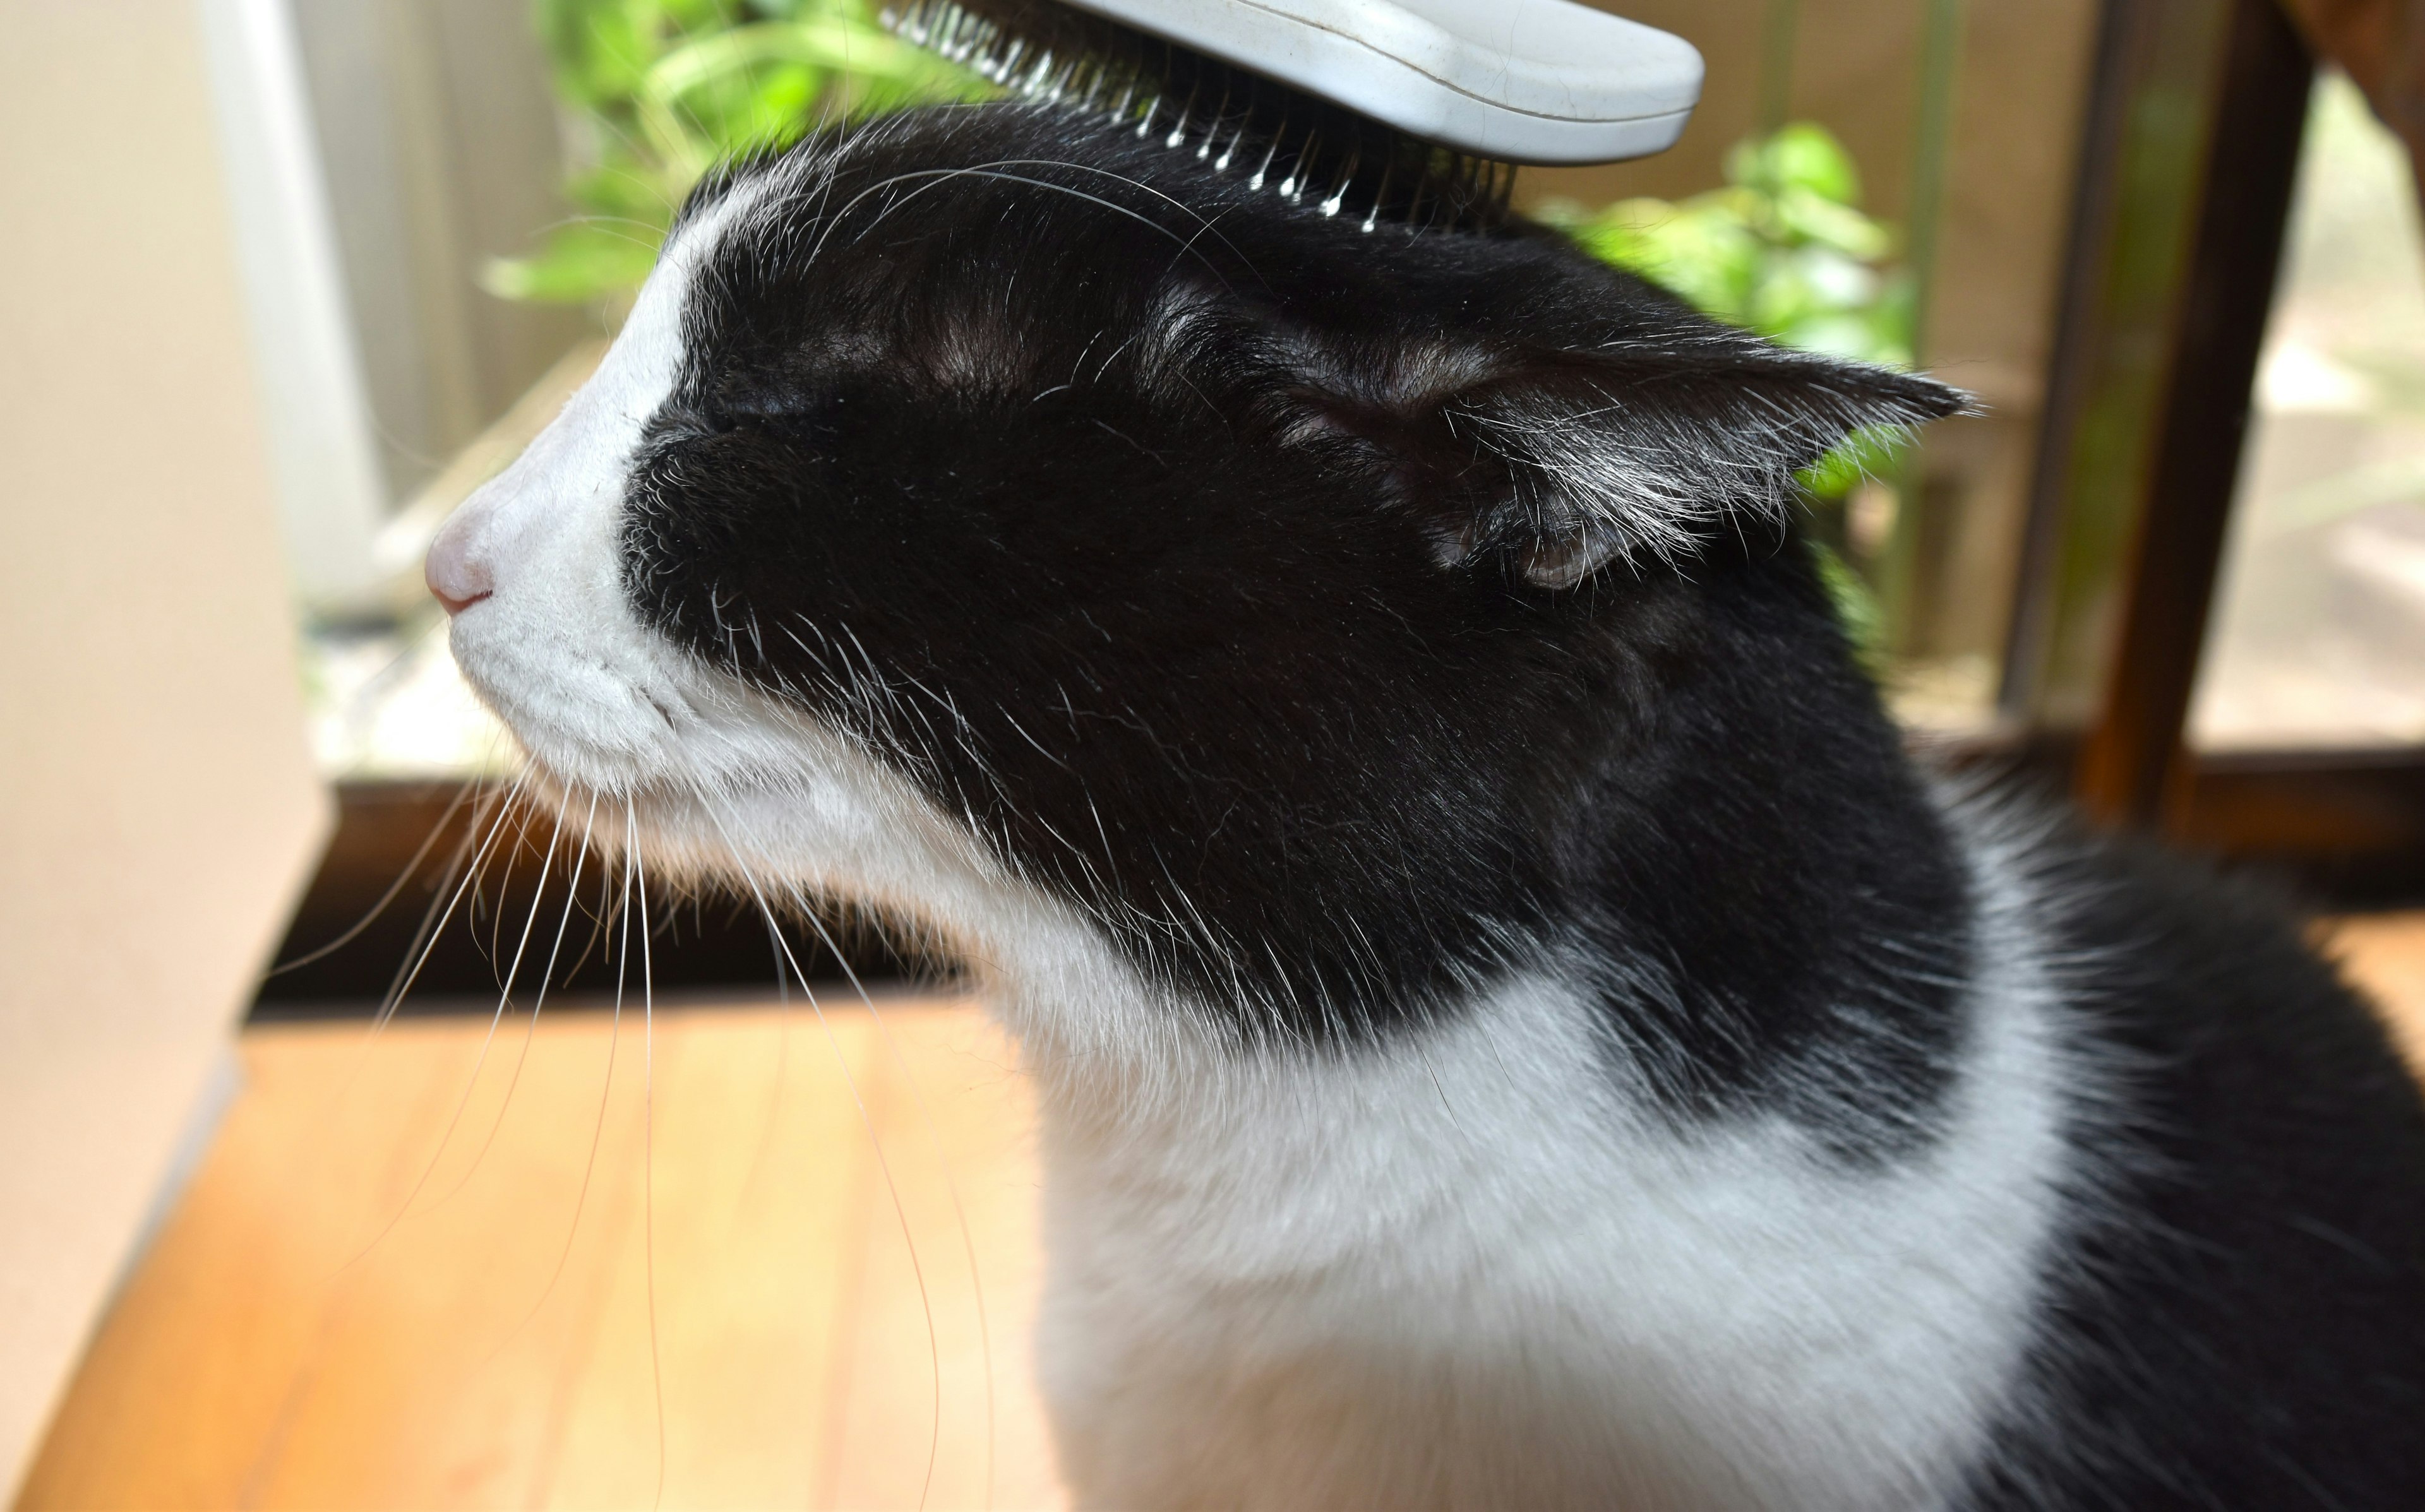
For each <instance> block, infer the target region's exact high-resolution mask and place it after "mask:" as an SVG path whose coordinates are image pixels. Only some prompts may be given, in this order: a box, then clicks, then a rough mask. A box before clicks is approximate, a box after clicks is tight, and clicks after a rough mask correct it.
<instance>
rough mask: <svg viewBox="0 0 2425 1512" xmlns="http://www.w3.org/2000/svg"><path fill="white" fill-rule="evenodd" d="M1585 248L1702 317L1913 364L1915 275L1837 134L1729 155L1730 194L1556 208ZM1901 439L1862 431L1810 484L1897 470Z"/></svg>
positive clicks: (1811, 475) (1836, 484)
mask: <svg viewBox="0 0 2425 1512" xmlns="http://www.w3.org/2000/svg"><path fill="white" fill-rule="evenodd" d="M1542 217H1543V218H1544V219H1546V220H1549V221H1550V222H1552V223H1553V224H1555V225H1557V226H1559V227H1560V228H1562V229H1563V230H1564V231H1566V233H1567V234H1568V235H1570V236H1572V237H1573V238H1574V239H1575V241H1576V242H1577V243H1578V244H1579V245H1580V246H1582V247H1583V248H1584V249H1585V250H1586V251H1589V252H1591V253H1593V254H1594V255H1596V256H1598V257H1601V258H1604V259H1606V260H1607V261H1609V262H1611V263H1615V264H1616V265H1617V266H1619V267H1622V268H1628V269H1630V270H1632V271H1633V272H1635V273H1639V274H1641V275H1642V276H1643V277H1644V278H1646V279H1649V280H1650V281H1651V282H1653V283H1656V284H1659V285H1661V286H1662V287H1664V288H1666V289H1668V290H1670V291H1671V292H1673V293H1674V294H1678V296H1680V297H1681V298H1683V299H1685V300H1686V301H1688V302H1689V303H1691V304H1692V305H1694V307H1695V308H1697V309H1698V310H1701V311H1702V312H1703V313H1705V314H1708V315H1710V316H1713V317H1714V318H1716V319H1719V320H1723V321H1725V322H1726V323H1727V324H1728V325H1732V326H1742V327H1744V328H1745V329H1748V330H1755V331H1758V332H1759V334H1761V335H1762V336H1765V337H1768V338H1769V339H1770V340H1772V341H1776V342H1783V343H1784V344H1786V345H1788V346H1796V347H1801V348H1803V349H1804V350H1806V351H1812V352H1824V353H1826V354H1828V355H1829V356H1831V357H1841V358H1852V359H1853V360H1855V361H1860V362H1876V363H1881V364H1883V365H1885V366H1887V367H1893V368H1907V367H1909V366H1911V363H1912V349H1911V327H1912V310H1913V288H1912V280H1911V278H1910V276H1909V275H1908V274H1906V273H1904V272H1903V271H1902V270H1901V269H1898V268H1896V267H1894V266H1893V265H1892V264H1891V263H1889V262H1888V259H1889V257H1890V256H1891V254H1892V253H1893V252H1894V250H1895V241H1896V238H1895V233H1894V231H1893V229H1892V228H1890V227H1888V226H1887V225H1886V224H1885V223H1884V222H1881V221H1878V220H1874V219H1872V218H1871V217H1870V216H1869V215H1865V214H1863V213H1862V210H1861V179H1860V174H1859V171H1858V170H1857V169H1855V167H1854V166H1853V159H1852V156H1851V154H1849V153H1847V152H1846V151H1844V148H1843V144H1842V143H1840V142H1839V141H1837V140H1836V138H1835V136H1834V135H1832V134H1830V133H1829V132H1828V130H1827V129H1826V128H1825V127H1823V126H1821V125H1818V124H1816V123H1814V122H1810V121H1797V122H1795V123H1793V124H1791V125H1789V126H1786V127H1785V128H1783V129H1782V130H1780V131H1778V132H1777V133H1776V134H1775V135H1772V136H1769V137H1767V138H1765V139H1759V138H1755V139H1752V140H1749V141H1744V142H1742V143H1739V144H1737V146H1736V147H1735V150H1734V151H1732V152H1730V153H1728V154H1727V156H1726V185H1725V187H1723V188H1717V189H1711V190H1710V191H1708V192H1707V193H1704V194H1697V195H1694V197H1693V198H1691V199H1684V200H1667V199H1620V200H1618V201H1617V202H1616V203H1614V204H1613V205H1609V206H1607V207H1605V208H1603V209H1600V210H1594V211H1586V210H1584V209H1582V207H1580V206H1576V205H1571V204H1555V205H1550V206H1546V207H1544V209H1543V212H1542ZM1899 454H1900V445H1899V440H1898V438H1892V437H1886V436H1878V435H1864V436H1860V437H1856V438H1855V439H1854V440H1853V441H1851V442H1849V443H1847V444H1846V445H1845V446H1843V447H1840V448H1839V449H1838V450H1837V451H1836V452H1834V453H1832V454H1829V455H1828V456H1827V457H1826V458H1824V459H1823V460H1822V461H1821V462H1820V463H1818V464H1817V465H1816V466H1815V467H1813V468H1812V469H1811V470H1809V471H1808V472H1807V474H1805V476H1804V478H1803V483H1804V485H1806V486H1807V487H1808V488H1809V489H1810V491H1811V492H1812V493H1813V494H1814V495H1816V496H1817V497H1819V498H1822V499H1833V498H1839V497H1841V496H1842V495H1843V494H1844V493H1845V492H1846V491H1847V490H1849V489H1851V488H1852V487H1853V485H1855V484H1857V483H1858V482H1860V480H1861V478H1862V477H1863V476H1864V475H1865V474H1866V475H1871V476H1875V475H1881V474H1885V473H1887V472H1890V471H1892V470H1893V469H1894V467H1895V464H1896V461H1897V459H1898V456H1899Z"/></svg>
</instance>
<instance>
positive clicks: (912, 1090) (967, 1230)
mask: <svg viewBox="0 0 2425 1512" xmlns="http://www.w3.org/2000/svg"><path fill="white" fill-rule="evenodd" d="M788 890H789V892H790V894H791V899H792V904H793V906H794V907H795V908H796V909H798V910H799V913H800V916H801V917H803V918H805V919H807V920H808V921H809V924H810V927H811V928H812V929H814V930H815V931H817V938H818V939H819V940H821V941H823V942H824V944H825V947H826V949H827V952H829V953H830V954H831V955H832V956H833V958H834V963H835V964H836V965H838V966H840V967H841V968H842V974H843V979H844V980H846V981H848V982H849V983H850V989H851V991H852V992H854V993H857V994H858V995H859V1002H860V1003H861V1004H862V1005H864V1006H865V1007H866V1009H867V1017H868V1020H869V1022H871V1023H873V1024H874V1025H875V1032H876V1034H877V1036H878V1037H879V1038H881V1039H882V1040H883V1041H884V1048H885V1050H886V1053H888V1054H889V1055H891V1058H892V1063H893V1065H894V1067H895V1068H896V1069H898V1070H899V1071H900V1073H901V1079H902V1080H903V1081H904V1082H907V1084H908V1087H909V1099H910V1102H911V1103H912V1105H914V1106H916V1107H917V1109H918V1122H919V1126H920V1127H921V1128H923V1130H924V1131H925V1134H926V1138H927V1141H928V1143H929V1144H930V1145H931V1146H932V1147H933V1150H934V1156H935V1165H936V1166H937V1168H938V1169H939V1170H941V1171H942V1174H943V1189H944V1191H945V1192H946V1193H947V1194H948V1195H949V1196H950V1198H951V1202H952V1218H953V1220H954V1221H955V1222H956V1224H957V1225H958V1226H959V1231H960V1246H961V1249H962V1250H963V1251H964V1252H965V1254H966V1257H967V1260H968V1263H969V1285H970V1287H971V1288H972V1291H973V1293H974V1295H975V1298H976V1311H977V1348H978V1353H979V1355H980V1357H981V1358H982V1360H983V1361H984V1365H985V1390H986V1505H987V1507H988V1508H990V1507H991V1506H992V1505H993V1494H994V1438H995V1428H994V1391H993V1328H992V1325H991V1323H990V1322H989V1321H988V1317H987V1313H986V1298H985V1279H984V1272H983V1271H981V1270H980V1269H979V1268H978V1266H977V1247H976V1234H975V1231H974V1230H972V1228H971V1227H970V1225H969V1214H968V1207H967V1205H966V1204H965V1203H963V1202H961V1201H960V1184H959V1181H958V1179H957V1178H956V1177H955V1176H954V1175H953V1173H952V1162H951V1159H950V1157H949V1156H948V1155H946V1154H944V1153H943V1140H942V1136H941V1134H940V1133H939V1131H938V1126H937V1122H936V1119H935V1114H934V1110H933V1109H932V1108H931V1107H929V1106H927V1102H926V1090H925V1088H924V1087H923V1085H921V1083H920V1082H919V1080H918V1075H917V1074H916V1072H914V1071H913V1070H911V1069H910V1065H909V1059H908V1058H907V1056H905V1055H903V1054H902V1053H901V1044H900V1042H899V1041H897V1040H895V1039H894V1038H893V1037H892V1030H891V1027H889V1026H887V1025H886V1024H885V1022H884V1015H883V1014H881V1013H879V1012H877V1011H876V1009H875V997H874V995H871V994H870V993H869V992H868V990H867V986H866V984H865V983H863V982H861V981H860V980H859V972H858V970H857V969H856V968H854V967H853V966H852V965H851V963H850V958H849V957H848V956H847V955H845V954H843V948H842V944H841V942H840V941H838V940H836V939H835V938H834V937H833V933H832V931H828V930H827V928H826V925H825V920H824V919H823V918H822V917H821V916H819V915H818V913H817V911H816V910H815V909H814V908H812V907H811V906H810V905H809V900H808V899H807V897H806V896H805V895H804V894H803V892H802V891H801V889H800V887H799V884H798V883H791V884H789V887H788ZM940 1391H941V1388H940V1386H939V1385H938V1387H937V1392H938V1396H937V1401H938V1403H939V1402H940V1400H941V1398H940V1394H939V1393H940ZM938 1410H940V1409H939V1407H938ZM932 1474H933V1472H932V1471H931V1469H930V1470H929V1472H928V1475H929V1478H930V1479H931V1477H932ZM921 1501H922V1504H923V1497H922V1498H921Z"/></svg>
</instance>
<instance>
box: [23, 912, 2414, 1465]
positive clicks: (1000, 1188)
mask: <svg viewBox="0 0 2425 1512" xmlns="http://www.w3.org/2000/svg"><path fill="white" fill-rule="evenodd" d="M2331 947H2332V948H2333V949H2334V950H2335V951H2336V952H2337V953H2338V954H2340V955H2341V956H2342V957H2343V959H2344V961H2345V962H2346V963H2347V965H2348V967H2349V969H2350V971H2351V973H2352V975H2353V977H2355V978H2357V979H2360V980H2361V981H2363V982H2364V983H2366V984H2367V985H2368V986H2369V989H2370V990H2372V991H2374V992H2375V993H2376V994H2377V995H2379V996H2380V997H2381V998H2382V999H2383V1000H2384V1001H2385V1003H2386V1004H2389V1005H2392V1006H2393V1007H2394V1009H2395V1013H2394V1016H2395V1018H2396V1019H2397V1020H2398V1021H2399V1023H2400V1026H2401V1031H2402V1034H2403V1039H2404V1042H2405V1043H2406V1044H2407V1045H2408V1046H2409V1047H2410V1048H2411V1050H2412V1052H2413V1053H2415V1054H2416V1055H2417V1060H2418V1063H2419V1064H2420V1065H2425V915H2401V916H2392V917H2385V918H2378V919H2369V920H2358V921H2351V922H2349V923H2347V924H2345V925H2344V926H2342V927H2340V928H2339V929H2338V930H2337V932H2336V933H2335V935H2334V936H2333V939H2332V941H2331ZM882 1008H883V1011H882V1013H881V1017H880V1022H879V1021H878V1020H876V1019H872V1018H871V1017H870V1016H869V1014H868V1013H867V1012H865V1011H859V1010H844V1009H837V1008H834V1007H832V1006H831V1005H828V1006H827V1020H828V1023H827V1026H826V1027H820V1026H819V1024H818V1022H817V1021H816V1019H815V1018H814V1017H812V1016H811V1014H810V1013H808V1012H807V1011H805V1010H803V1009H801V1008H799V1007H797V1006H796V1005H795V1006H794V1007H793V1008H792V1009H790V1010H789V1011H781V1010H779V1009H778V1008H776V1007H775V1006H773V1005H771V1004H760V1005H735V1006H731V1007H725V1008H698V1007H692V1008H686V1009H683V1010H682V1011H673V1012H661V1013H660V1014H659V1015H658V1018H657V1023H656V1026H655V1031H654V1034H653V1035H652V1036H648V1037H644V1036H643V1035H642V1033H641V1032H640V1025H639V1023H638V1021H637V1019H636V1016H635V1015H631V1014H628V1013H627V1015H626V1017H625V1019H624V1022H623V1024H622V1026H621V1027H620V1029H619V1030H618V1029H617V1028H616V1027H614V1026H613V1025H612V1024H611V1023H610V1022H609V1020H608V1018H607V1017H606V1016H604V1015H603V1014H601V1013H598V1012H592V1011H583V1012H569V1013H562V1014H559V1013H556V1012H554V1011H551V1012H550V1013H549V1014H548V1016H547V1018H546V1019H545V1020H544V1021H543V1022H542V1023H541V1024H540V1026H539V1027H538V1030H537V1032H536V1034H535V1035H532V1036H530V1038H529V1047H528V1051H527V1054H525V1053H524V1050H523V1042H524V1034H525V1028H524V1025H525V1022H526V1021H521V1020H514V1021H508V1022H507V1023H506V1025H505V1026H504V1027H501V1028H500V1029H499V1030H498V1032H497V1035H496V1038H495V1040H494V1042H492V1043H490V1044H489V1045H488V1046H487V1048H486V1050H485V1052H484V1050H483V1043H482V1042H483V1041H484V1039H485V1038H486V1036H487V1030H488V1021H487V1020H486V1019H448V1020H427V1019H425V1020H417V1021H408V1022H401V1023H398V1024H396V1025H394V1026H393V1027H390V1028H389V1029H388V1030H387V1031H386V1032H385V1033H384V1034H383V1035H381V1036H379V1037H378V1039H377V1041H376V1042H365V1040H364V1037H363V1032H362V1030H361V1028H360V1027H333V1026H316V1027H280V1028H264V1029H256V1030H253V1031H251V1032H249V1033H248V1034H247V1035H246V1036H245V1042H244V1046H243V1056H244V1063H245V1069H246V1074H247V1085H246V1088H245V1090H244V1091H243V1093H242V1095H241V1097H240V1098H239V1099H238V1101H237V1102H236V1104H235V1106H234V1107H233V1111H232V1112H231V1113H230V1115H229V1117H228V1120H227V1122H226V1123H225V1125H224V1126H223V1128H222V1130H221V1132H220V1134H219V1137H218V1139H217V1143H216V1145H215V1146H214V1147H213V1149H212V1152H211V1154H210V1155H209V1157H208V1159H207V1161H206V1162H205V1164H204V1165H203V1167H202V1169H201V1172H200V1173H199V1175H198V1176H197V1177H196V1179H195V1181H194V1183H193V1185H192V1186H191V1188H190V1189H189V1191H188V1192H187V1194H186V1196H185V1201H184V1202H183V1203H182V1204H181V1205H180V1207H179V1208H178V1210H177V1212H176V1213H175V1215H174V1216H173V1218H171V1219H170V1221H169V1224H168V1226H167V1227H166V1228H165V1229H164V1231H163V1232H162V1233H161V1234H160V1236H159V1238H158V1241H157V1242H156V1243H155V1244H154V1245H153V1248H152V1249H151V1251H150V1253H149V1255H148V1256H147V1257H146V1258H145V1260H144V1261H143V1263H142V1264H141V1265H140V1266H139V1267H138V1269H137V1272H136V1273H135V1275H134V1277H133V1278H132V1279H131V1281H129V1282H128V1284H127V1287H126V1289H125V1291H124V1293H123V1295H122V1296H121V1297H120V1300H119V1302H118V1305H117V1307H116V1309H115V1311H114V1312H113V1313H111V1315H110V1317H109V1318H108V1320H107V1322H106V1323H105V1324H104V1327H103V1329H102V1330H101V1332H100V1335H99V1336H98V1338H97V1339H96V1340H95V1341H94V1344H93V1345H92V1348H91V1351H90V1353H89V1355H88V1358H87V1360H86V1362H85V1364H84V1367H83V1369H82V1371H81V1373H80V1374H79V1375H78V1377H77V1378H76V1380H75V1381H74V1383H73V1384H72V1387H71V1389H70V1391H69V1393H68V1396H67V1399H66V1402H65V1405H64V1406H63V1408H62V1409H61V1410H60V1413H59V1415H58V1418H57V1420H56V1424H54V1426H53V1428H52V1431H51V1434H50V1437H49V1440H47V1442H46V1444H45V1446H44V1448H43V1451H42V1453H41V1455H40V1458H39V1460H38V1461H37V1463H36V1465H35V1467H34V1469H33V1472H32V1474H31V1477H30V1479H29V1480H28V1482H27V1484H26V1487H25V1489H24V1495H23V1498H22V1501H21V1502H20V1505H21V1506H22V1507H24V1508H42V1509H47V1508H68V1507H77V1508H86V1507H112V1508H121V1507H140V1508H167V1507H193V1508H214V1509H216V1508H229V1507H313V1508H355V1507H413V1508H440V1507H504V1508H520V1507H556V1506H563V1507H647V1506H664V1507H849V1508H862V1507H864V1508H875V1507H914V1506H917V1505H920V1504H922V1503H923V1504H924V1505H927V1506H930V1507H977V1506H987V1505H991V1506H996V1507H1003V1508H1024V1507H1046V1506H1054V1505H1058V1504H1060V1501H1061V1498H1060V1495H1059V1492H1058V1489H1057V1488H1056V1487H1055V1485H1054V1482H1053V1478H1052V1461H1051V1456H1050V1447H1049V1443H1048V1440H1047V1438H1046V1433H1045V1429H1044V1425H1043V1422H1042V1419H1041V1416H1040V1413H1039V1411H1038V1409H1037V1405H1036V1398H1035V1393H1034V1390H1033V1388H1032V1386H1031V1384H1030V1380H1029V1370H1030V1359H1029V1354H1028V1349H1027V1340H1028V1335H1029V1330H1030V1326H1031V1322H1032V1317H1033V1313H1034V1307H1035V1288H1036V1232H1035V1195H1036V1193H1035V1187H1036V1177H1035V1167H1034V1152H1033V1149H1032V1109H1031V1107H1030V1105H1029V1102H1028V1098H1027V1093H1026V1089H1025V1087H1024V1084H1023V1083H1022V1082H1021V1080H1020V1077H1019V1076H1018V1074H1016V1072H1015V1071H1014V1070H1013V1059H1012V1055H1011V1051H1010V1048H1009V1046H1008V1045H1007V1044H1006V1043H1005V1042H1004V1041H1003V1040H1002V1039H1001V1037H1000V1036H999V1035H998V1034H997V1033H996V1032H995V1031H994V1030H993V1029H992V1028H991V1027H989V1026H988V1024H987V1023H986V1021H985V1020H984V1019H983V1018H982V1017H981V1016H980V1015H979V1014H978V1012H977V1011H975V1010H974V1009H973V1008H972V1007H971V1006H970V1005H968V1004H966V1003H959V1002H948V1001H944V1002H936V1001H925V1002H920V1001H912V1000H898V1001H892V1002H889V1003H884V1004H882ZM610 1058H611V1061H612V1074H611V1081H610V1079H609V1062H610ZM467 1089H469V1090H468V1094H467ZM651 1089H652V1090H653V1096H651V1095H650V1091H651ZM602 1093H603V1095H602ZM593 1144H594V1146H595V1154H594V1157H593V1154H592V1146H593ZM879 1152H880V1154H879ZM946 1170H948V1172H949V1175H948V1179H947V1177H946V1174H945V1173H946ZM955 1191H956V1198H957V1201H956V1203H955ZM956 1209H957V1212H956ZM960 1215H965V1218H966V1228H965V1231H964V1230H963V1228H962V1225H961V1222H960ZM972 1257H973V1260H972ZM972 1264H973V1266H974V1269H973V1270H972ZM980 1283H981V1285H982V1297H983V1308H984V1313H983V1315H982V1317H981V1316H980V1311H979V1296H980ZM988 1337H989V1339H990V1345H991V1354H990V1364H989V1365H988V1349H987V1344H988Z"/></svg>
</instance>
